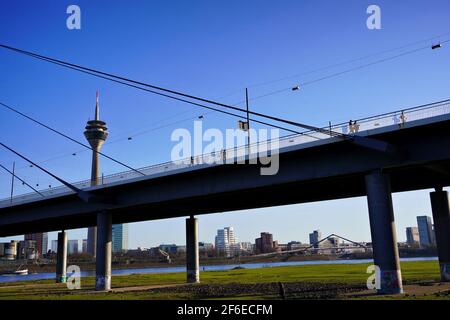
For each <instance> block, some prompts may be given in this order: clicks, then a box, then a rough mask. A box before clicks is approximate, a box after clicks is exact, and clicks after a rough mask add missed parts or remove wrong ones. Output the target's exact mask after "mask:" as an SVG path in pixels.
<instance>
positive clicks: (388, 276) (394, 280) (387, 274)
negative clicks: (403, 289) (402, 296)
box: [381, 270, 400, 291]
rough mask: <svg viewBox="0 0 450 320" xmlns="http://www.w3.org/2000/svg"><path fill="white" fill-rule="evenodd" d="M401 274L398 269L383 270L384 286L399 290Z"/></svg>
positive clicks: (382, 281) (382, 280)
mask: <svg viewBox="0 0 450 320" xmlns="http://www.w3.org/2000/svg"><path fill="white" fill-rule="evenodd" d="M398 280H399V275H398V271H397V270H386V271H383V272H381V283H382V284H384V286H383V287H384V288H386V289H389V290H394V291H397V290H398V289H400V283H399V281H398Z"/></svg>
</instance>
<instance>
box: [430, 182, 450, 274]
mask: <svg viewBox="0 0 450 320" xmlns="http://www.w3.org/2000/svg"><path fill="white" fill-rule="evenodd" d="M430 199H431V208H432V211H433V221H434V230H435V232H436V244H437V249H438V256H439V266H440V269H441V281H443V282H448V281H450V202H449V198H448V192H447V191H443V190H442V189H436V191H435V192H431V193H430Z"/></svg>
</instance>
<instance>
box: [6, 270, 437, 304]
mask: <svg viewBox="0 0 450 320" xmlns="http://www.w3.org/2000/svg"><path fill="white" fill-rule="evenodd" d="M368 266H369V264H347V265H344V264H342V265H332V264H328V265H310V266H286V267H273V268H260V269H239V270H229V271H205V272H201V275H200V277H201V282H202V283H203V284H227V283H261V282H279V281H280V282H285V283H286V282H315V283H346V284H349V285H350V284H352V285H353V284H361V285H364V284H365V283H366V280H367V277H368V276H369V274H367V273H366V270H367V267H368ZM402 276H403V281H404V282H406V283H408V282H414V281H427V280H433V281H435V280H438V279H439V267H438V262H437V261H414V262H403V263H402ZM185 281H186V275H185V273H164V274H133V275H127V276H114V277H113V280H112V286H113V288H120V287H130V286H146V285H162V284H183V283H185ZM81 286H82V289H81V290H68V289H67V287H66V285H65V284H55V283H54V281H53V280H38V281H32V282H30V281H26V282H15V283H5V284H0V299H45V300H47V299H89V300H94V299H136V300H140V299H189V298H190V297H189V296H187V294H186V293H170V294H168V293H155V292H152V291H138V292H125V293H97V292H94V291H93V290H92V289H93V287H94V277H84V278H82V279H81ZM231 298H236V299H244V298H248V297H245V296H235V297H231ZM252 298H264V297H252Z"/></svg>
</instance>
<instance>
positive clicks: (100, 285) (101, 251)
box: [95, 211, 112, 291]
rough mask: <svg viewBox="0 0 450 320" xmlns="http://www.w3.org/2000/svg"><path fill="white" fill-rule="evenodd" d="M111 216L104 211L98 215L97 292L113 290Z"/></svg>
mask: <svg viewBox="0 0 450 320" xmlns="http://www.w3.org/2000/svg"><path fill="white" fill-rule="evenodd" d="M111 249H112V219H111V214H110V213H108V212H106V211H102V212H99V213H98V214H97V257H96V269H95V273H96V276H95V290H98V291H108V290H111Z"/></svg>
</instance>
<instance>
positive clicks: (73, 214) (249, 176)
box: [0, 121, 450, 236]
mask: <svg viewBox="0 0 450 320" xmlns="http://www.w3.org/2000/svg"><path fill="white" fill-rule="evenodd" d="M448 128H450V121H442V122H439V123H434V124H431V125H425V126H420V127H413V128H406V129H403V130H398V131H393V132H389V133H384V134H381V135H378V136H374V137H375V138H377V139H379V140H383V141H388V142H390V143H391V144H392V145H394V146H397V147H399V148H401V150H402V151H404V152H405V154H406V158H399V157H396V156H393V155H389V154H386V153H381V152H378V151H374V150H370V149H367V148H364V147H361V146H357V145H355V144H352V143H350V142H348V141H342V142H337V143H332V144H326V145H321V146H317V147H313V148H308V149H300V150H294V151H289V152H286V153H282V154H281V155H280V170H279V173H278V174H277V175H274V176H261V175H260V168H259V166H257V165H221V166H215V167H208V168H203V169H199V170H195V171H189V172H184V173H178V174H175V175H168V176H163V177H159V178H155V179H148V180H140V181H135V182H133V183H129V184H126V185H116V186H111V187H105V188H103V189H99V190H97V191H96V193H98V194H101V195H108V196H109V197H112V198H114V199H115V200H116V203H115V204H102V203H83V202H82V201H81V200H80V199H78V198H77V197H76V195H66V196H62V197H57V198H54V199H47V200H41V201H37V202H33V203H29V204H22V205H16V206H13V207H8V208H0V236H9V235H17V234H24V233H28V232H39V231H54V230H61V229H74V228H81V227H87V226H92V225H95V223H96V213H97V212H99V211H101V210H109V211H110V212H111V213H112V214H113V223H125V222H136V221H145V220H155V219H164V218H171V217H180V216H188V215H191V214H194V215H199V214H208V213H217V212H225V211H235V210H242V209H250V208H261V207H270V206H278V205H289V204H296V203H307V202H314V201H323V200H332V199H342V198H349V197H359V196H365V195H366V191H365V184H364V176H365V175H366V174H367V173H368V172H370V171H373V170H378V169H382V170H383V171H384V172H386V173H389V174H390V176H391V184H392V191H393V192H401V191H410V190H418V189H427V188H434V187H436V186H448V185H450V130H448Z"/></svg>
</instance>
